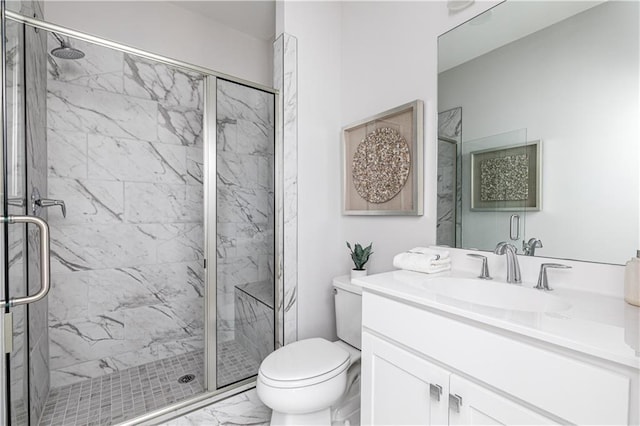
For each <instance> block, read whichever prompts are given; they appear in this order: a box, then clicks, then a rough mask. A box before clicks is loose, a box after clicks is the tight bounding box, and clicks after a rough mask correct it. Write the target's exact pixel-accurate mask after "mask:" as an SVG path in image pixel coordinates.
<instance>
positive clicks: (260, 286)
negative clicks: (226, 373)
mask: <svg viewBox="0 0 640 426" xmlns="http://www.w3.org/2000/svg"><path fill="white" fill-rule="evenodd" d="M235 322H236V330H235V336H236V341H237V342H239V343H240V344H241V345H242V346H243V347H244V348H245V349H246V350H247V351H248V352H249V353H250V354H251V356H253V358H254V359H255V360H256V361H257V362H261V361H262V360H263V359H265V358H266V356H267V355H269V354H270V353H271V352H273V349H274V333H275V324H274V314H273V284H272V282H271V281H261V282H256V283H249V284H245V285H238V286H236V289H235Z"/></svg>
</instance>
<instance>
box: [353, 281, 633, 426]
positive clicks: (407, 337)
mask: <svg viewBox="0 0 640 426" xmlns="http://www.w3.org/2000/svg"><path fill="white" fill-rule="evenodd" d="M365 290H366V289H365ZM637 376H638V374H637V370H634V369H633V368H627V367H624V366H619V365H615V364H614V363H611V364H609V363H607V362H601V361H600V360H597V359H594V358H592V357H587V356H581V355H580V354H573V353H571V352H570V351H566V350H563V349H562V348H558V347H556V346H554V345H552V344H547V343H545V342H537V341H534V340H533V339H530V338H528V337H526V336H518V335H517V334H516V333H513V332H507V331H504V330H500V329H499V328H496V327H490V326H486V325H485V324H482V323H481V322H478V321H474V320H471V319H469V318H465V317H460V316H456V315H452V314H451V313H447V312H440V311H438V310H437V309H433V308H431V307H425V306H419V305H416V304H415V303H411V302H405V301H403V300H401V299H399V298H397V297H389V296H387V295H384V294H377V293H374V292H370V291H365V292H364V293H363V342H362V407H361V415H362V424H363V425H392V424H407V425H409V424H421V425H426V424H456V425H458V424H567V423H574V424H608V425H617V424H629V423H630V422H632V423H633V422H637V417H638V416H637V410H638V407H637V404H635V403H633V402H632V401H634V400H635V399H637V398H638V391H637V389H638V377H637ZM440 389H441V390H442V393H441V394H440V393H439V392H440V391H439V390H440Z"/></svg>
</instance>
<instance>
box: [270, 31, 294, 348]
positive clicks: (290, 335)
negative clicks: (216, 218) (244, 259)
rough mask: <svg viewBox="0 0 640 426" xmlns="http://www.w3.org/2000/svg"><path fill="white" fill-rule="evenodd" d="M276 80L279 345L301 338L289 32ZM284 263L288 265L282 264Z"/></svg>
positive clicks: (278, 55)
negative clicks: (279, 179) (279, 177)
mask: <svg viewBox="0 0 640 426" xmlns="http://www.w3.org/2000/svg"><path fill="white" fill-rule="evenodd" d="M273 51H274V56H273V65H274V72H273V84H274V86H273V87H274V88H276V89H277V90H279V91H280V105H278V108H279V110H280V114H281V116H282V120H281V122H282V128H281V129H280V131H281V135H282V180H283V192H284V193H283V194H282V197H283V200H284V202H283V204H282V206H278V208H281V209H282V211H281V212H280V214H279V215H278V216H280V215H281V216H282V218H283V222H284V229H283V238H282V247H279V250H280V252H281V253H283V255H282V256H281V262H282V265H281V267H280V268H279V271H280V272H281V273H282V274H283V276H281V277H277V278H278V281H281V282H282V283H283V285H282V286H281V287H279V291H280V293H281V294H280V295H279V297H278V300H279V301H280V306H278V315H279V319H280V323H281V324H283V327H280V328H279V329H278V334H277V336H276V337H277V346H278V347H280V346H283V345H285V344H287V343H291V342H295V341H296V340H298V302H297V298H298V269H297V264H298V258H297V256H298V40H297V39H296V38H295V37H294V36H292V35H290V34H287V33H283V34H281V35H280V36H279V37H278V38H277V39H276V40H275V42H274V43H273ZM283 265H287V267H286V268H283Z"/></svg>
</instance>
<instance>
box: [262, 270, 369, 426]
mask: <svg viewBox="0 0 640 426" xmlns="http://www.w3.org/2000/svg"><path fill="white" fill-rule="evenodd" d="M333 287H334V294H335V304H336V325H337V334H338V338H339V339H340V341H337V342H329V341H328V340H325V339H322V338H313V339H305V340H300V341H297V342H295V343H291V344H289V345H286V346H283V347H282V348H280V349H278V350H277V351H275V352H272V353H271V354H270V355H269V356H267V357H266V358H265V359H264V361H262V364H261V365H260V370H259V372H258V382H257V392H258V397H259V398H260V399H261V400H262V402H263V403H264V404H265V405H266V406H267V407H269V408H271V409H272V410H273V411H272V415H271V425H272V426H280V425H327V426H328V425H331V424H332V418H331V408H332V406H333V405H334V404H336V403H337V402H338V401H339V400H340V399H341V398H342V397H343V395H345V391H346V390H347V389H348V387H350V385H351V384H352V383H353V382H354V381H355V380H359V375H360V365H359V361H360V346H361V342H362V288H361V287H360V286H358V285H355V284H352V283H351V281H350V279H349V277H348V276H344V277H338V278H335V279H334V280H333ZM350 367H351V368H350ZM347 405H352V404H347ZM358 409H359V408H358ZM341 423H343V424H348V423H349V422H348V421H343V422H341Z"/></svg>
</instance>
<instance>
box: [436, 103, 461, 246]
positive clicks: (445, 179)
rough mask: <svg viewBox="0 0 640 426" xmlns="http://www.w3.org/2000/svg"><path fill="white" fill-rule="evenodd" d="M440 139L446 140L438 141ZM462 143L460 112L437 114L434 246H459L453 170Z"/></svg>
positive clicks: (458, 173) (457, 180)
mask: <svg viewBox="0 0 640 426" xmlns="http://www.w3.org/2000/svg"><path fill="white" fill-rule="evenodd" d="M440 138H443V139H446V141H445V140H442V139H440ZM461 143H462V108H461V107H458V108H453V109H450V110H448V111H444V112H441V113H439V114H438V181H437V189H438V204H437V208H436V209H437V218H438V219H437V235H436V244H441V245H448V246H451V247H456V245H458V246H459V241H457V240H458V239H459V238H460V226H461V225H460V216H461V213H460V209H461V207H462V205H461V203H462V198H461V197H462V190H461V186H460V185H461V182H462V179H461V169H460V168H459V167H457V161H458V146H459V145H460V144H461Z"/></svg>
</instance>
